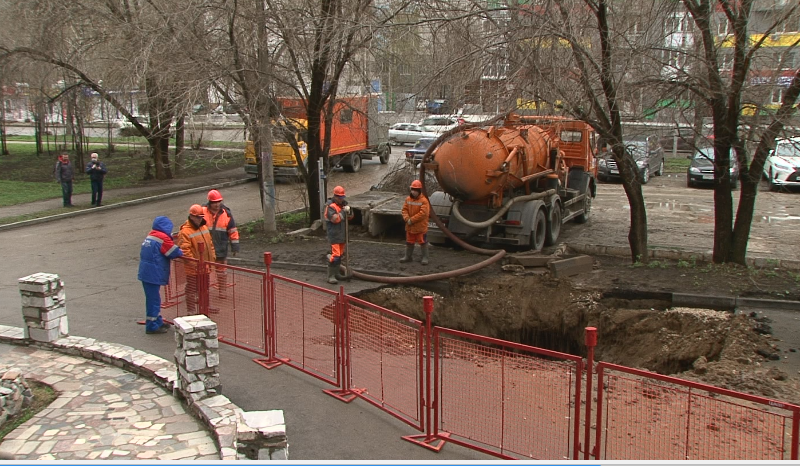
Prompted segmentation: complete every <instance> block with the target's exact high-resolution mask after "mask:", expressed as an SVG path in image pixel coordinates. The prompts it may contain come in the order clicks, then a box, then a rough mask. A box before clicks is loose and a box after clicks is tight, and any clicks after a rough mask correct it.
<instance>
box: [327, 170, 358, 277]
mask: <svg viewBox="0 0 800 466" xmlns="http://www.w3.org/2000/svg"><path fill="white" fill-rule="evenodd" d="M353 216H354V214H353V213H352V212H351V210H350V206H349V205H347V200H346V199H345V194H344V188H343V187H341V186H337V187H335V188H333V197H331V198H330V199H329V200H328V202H327V203H326V204H325V221H326V222H327V229H328V242H329V243H330V244H331V253H330V255H329V256H328V257H329V259H328V283H330V284H332V285H335V284H336V283H339V280H341V279H343V278H344V277H342V276H341V275H339V274H338V273H337V272H338V271H339V266H340V265H341V263H342V256H344V253H345V247H346V244H345V234H346V230H345V228H346V225H347V223H346V222H345V221H344V220H345V218H347V220H352V219H353Z"/></svg>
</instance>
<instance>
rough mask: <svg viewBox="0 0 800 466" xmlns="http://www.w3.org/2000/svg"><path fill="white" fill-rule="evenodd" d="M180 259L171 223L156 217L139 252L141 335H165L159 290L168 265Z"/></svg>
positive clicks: (180, 252) (168, 220)
mask: <svg viewBox="0 0 800 466" xmlns="http://www.w3.org/2000/svg"><path fill="white" fill-rule="evenodd" d="M181 256H183V251H181V248H179V247H178V246H177V245H176V244H175V243H174V242H173V241H172V221H171V220H170V219H169V218H167V217H156V218H155V220H153V230H152V231H151V232H150V233H148V235H147V237H146V238H145V239H144V242H142V249H141V250H140V252H139V280H140V281H141V282H142V286H143V287H144V297H145V310H146V314H147V318H146V322H145V333H147V334H154V333H167V331H168V330H169V328H168V326H169V324H165V323H164V320H163V319H162V318H161V286H162V285H166V284H167V283H169V265H170V264H169V261H170V260H172V259H176V258H178V257H181Z"/></svg>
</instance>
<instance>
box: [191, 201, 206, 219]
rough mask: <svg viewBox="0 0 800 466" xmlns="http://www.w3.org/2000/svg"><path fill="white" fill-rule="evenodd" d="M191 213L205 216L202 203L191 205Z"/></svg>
mask: <svg viewBox="0 0 800 466" xmlns="http://www.w3.org/2000/svg"><path fill="white" fill-rule="evenodd" d="M189 215H196V216H198V217H202V216H203V207H201V206H200V204H195V205H193V206H191V207H189Z"/></svg>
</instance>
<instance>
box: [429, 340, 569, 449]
mask: <svg viewBox="0 0 800 466" xmlns="http://www.w3.org/2000/svg"><path fill="white" fill-rule="evenodd" d="M434 338H435V348H436V352H435V358H436V364H435V370H436V374H435V375H436V385H437V387H436V400H437V405H438V407H439V413H438V425H437V428H438V430H439V433H440V434H444V435H446V436H448V440H449V441H454V442H456V443H461V444H466V445H469V446H472V447H473V448H477V449H479V450H481V451H485V452H487V453H490V454H495V455H497V456H503V457H512V458H523V457H524V458H535V459H570V458H576V455H577V439H576V432H577V428H578V425H579V416H580V414H579V412H578V408H579V407H580V403H577V404H576V399H580V374H581V371H582V365H581V361H580V358H578V357H576V356H571V355H567V354H561V353H555V352H550V351H547V350H540V349H538V348H533V347H528V346H525V345H517V344H514V343H510V342H504V341H501V340H495V339H491V338H485V337H480V336H478V335H471V334H466V333H463V332H455V331H450V330H446V329H442V328H439V327H437V328H436V329H435V331H434ZM542 351H544V353H546V356H547V358H548V359H545V358H544V357H543V356H544V355H545V354H542V353H540V352H542ZM553 358H560V359H562V360H554V359H553Z"/></svg>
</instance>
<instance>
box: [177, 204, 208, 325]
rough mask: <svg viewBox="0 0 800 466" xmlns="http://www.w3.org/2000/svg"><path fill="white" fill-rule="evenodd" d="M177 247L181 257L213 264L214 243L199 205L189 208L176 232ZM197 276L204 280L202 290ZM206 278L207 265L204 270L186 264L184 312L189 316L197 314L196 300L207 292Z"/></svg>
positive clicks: (188, 262)
mask: <svg viewBox="0 0 800 466" xmlns="http://www.w3.org/2000/svg"><path fill="white" fill-rule="evenodd" d="M201 244H202V245H203V246H202V252H201V251H200V249H201V247H200V245H201ZM178 247H179V248H181V251H183V257H186V258H189V259H195V260H200V258H201V257H202V258H203V260H204V261H206V262H214V257H215V253H214V241H213V240H212V239H211V232H209V231H208V228H206V219H205V217H204V214H203V207H202V206H200V205H199V204H195V205H193V206H192V207H190V208H189V218H188V219H187V220H186V222H184V223H183V225H181V229H180V231H179V232H178ZM198 276H199V277H201V279H202V280H205V281H204V285H205V286H204V287H202V289H201V288H200V287H198ZM208 276H209V273H208V266H207V265H206V266H205V268H204V269H198V263H197V262H195V261H187V262H186V311H187V313H188V314H189V315H194V314H197V313H198V310H197V298H198V295H199V294H200V292H202V291H203V290H205V291H206V292H207V291H208ZM209 312H211V311H210V309H209Z"/></svg>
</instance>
